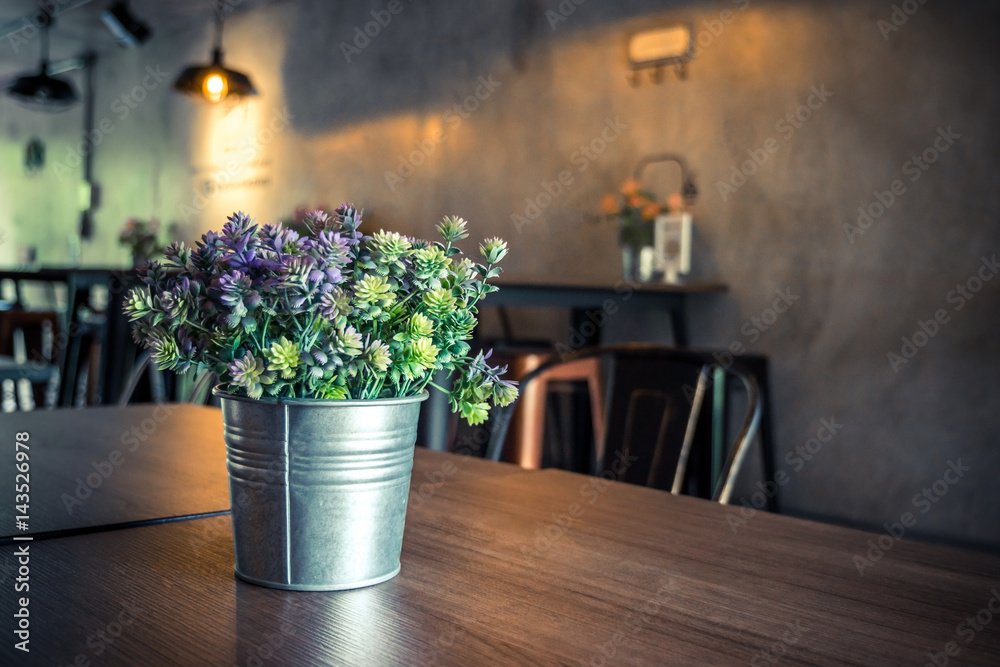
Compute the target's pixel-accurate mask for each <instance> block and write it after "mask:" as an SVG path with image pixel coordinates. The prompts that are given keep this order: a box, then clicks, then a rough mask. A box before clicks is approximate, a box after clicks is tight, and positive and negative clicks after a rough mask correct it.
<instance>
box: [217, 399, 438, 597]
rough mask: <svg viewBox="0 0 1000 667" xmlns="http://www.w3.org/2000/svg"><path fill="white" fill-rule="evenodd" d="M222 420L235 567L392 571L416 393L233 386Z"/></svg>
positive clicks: (275, 578)
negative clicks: (314, 392)
mask: <svg viewBox="0 0 1000 667" xmlns="http://www.w3.org/2000/svg"><path fill="white" fill-rule="evenodd" d="M213 393H214V394H215V395H216V396H218V397H219V399H220V400H221V402H222V419H223V423H224V426H225V440H226V453H227V457H226V458H227V467H228V469H229V494H230V500H231V502H232V509H233V513H232V516H233V541H234V544H235V551H236V575H237V576H238V577H240V578H241V579H244V580H246V581H249V582H252V583H255V584H260V585H262V586H270V587H272V588H284V589H288V590H295V591H335V590H344V589H349V588H361V587H362V586H371V585H372V584H377V583H380V582H383V581H386V580H387V579H391V578H392V577H394V576H396V574H398V573H399V553H400V550H401V549H402V544H403V524H404V521H405V519H406V501H407V498H408V495H409V489H410V472H411V470H412V468H413V445H414V443H415V442H416V438H417V419H418V417H419V414H420V403H421V401H423V400H425V399H426V398H427V394H426V393H424V394H421V395H419V396H411V397H406V398H387V399H377V400H356V401H355V400H351V401H333V400H329V401H328V400H318V399H278V400H276V399H262V400H254V399H250V398H243V397H240V396H231V395H229V394H226V393H225V392H223V391H222V390H221V388H220V387H216V388H215V391H214V392H213Z"/></svg>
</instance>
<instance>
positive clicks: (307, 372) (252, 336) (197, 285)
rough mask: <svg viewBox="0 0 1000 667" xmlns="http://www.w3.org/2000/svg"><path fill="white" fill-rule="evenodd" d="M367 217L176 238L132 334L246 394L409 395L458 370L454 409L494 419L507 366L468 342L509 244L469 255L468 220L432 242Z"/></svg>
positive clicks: (156, 268)
mask: <svg viewBox="0 0 1000 667" xmlns="http://www.w3.org/2000/svg"><path fill="white" fill-rule="evenodd" d="M361 218H362V215H361V211H359V210H357V209H356V208H355V207H354V206H353V205H351V204H344V205H342V206H341V207H339V208H338V209H336V211H335V212H334V213H333V214H332V215H331V214H328V213H326V212H323V211H314V212H312V213H310V214H309V215H307V216H306V218H305V224H306V226H307V228H308V230H309V233H308V234H305V235H300V234H299V233H298V232H295V231H293V230H290V229H287V228H285V227H284V226H283V225H282V223H280V222H278V223H271V224H266V225H263V226H258V225H256V224H254V222H253V221H252V220H251V219H250V218H249V217H248V216H246V215H245V214H244V213H242V212H240V213H236V214H234V215H232V216H230V217H229V219H228V222H227V223H226V224H225V225H224V226H223V228H222V231H221V233H215V232H208V233H207V234H205V235H204V236H202V240H201V242H199V243H196V247H195V248H193V249H192V248H190V247H187V246H186V245H185V244H184V243H180V242H178V243H173V244H171V245H170V246H169V247H168V248H167V249H166V251H165V255H166V261H165V262H163V263H160V262H151V263H150V264H149V265H148V266H147V267H146V268H145V269H143V270H142V271H140V278H141V280H142V282H143V283H144V285H143V286H140V287H136V288H133V289H132V290H131V292H130V293H129V295H128V299H127V301H126V311H127V313H128V316H129V318H130V320H132V321H133V322H134V325H133V337H134V338H135V340H136V342H137V343H139V344H141V345H143V346H144V347H146V348H148V349H151V350H152V351H153V360H154V361H155V363H156V364H157V365H158V366H159V368H160V369H169V370H173V371H176V372H184V371H186V370H188V369H190V368H192V367H194V366H200V367H207V368H209V369H211V370H212V371H214V372H215V373H216V374H217V375H218V377H219V378H220V381H221V383H222V385H223V387H224V389H225V390H226V391H227V392H229V393H231V394H234V395H242V396H248V397H250V398H261V397H265V396H269V397H275V398H282V397H293V398H319V399H375V398H389V397H403V396H413V395H416V394H419V393H421V392H422V391H424V389H425V387H427V386H428V385H432V386H436V385H433V383H432V381H431V378H432V377H433V375H434V374H435V373H436V372H438V371H440V370H448V371H452V374H453V377H454V384H453V387H452V389H451V390H450V391H449V397H450V401H451V406H452V409H453V410H454V411H456V412H459V413H460V414H461V415H462V416H463V417H464V418H465V419H466V420H467V421H468V422H469V423H470V424H480V423H482V422H484V421H485V420H486V418H487V415H488V411H489V409H490V406H491V405H499V406H503V405H507V404H509V403H511V402H512V401H513V400H514V399H515V398H516V396H517V388H516V387H515V383H513V382H510V381H507V380H503V379H502V377H501V376H502V375H503V373H504V372H506V368H497V367H491V366H489V365H488V363H487V360H488V358H489V354H488V353H487V354H483V353H482V352H480V353H478V354H476V355H475V356H471V355H470V352H471V348H470V346H469V344H468V343H467V342H466V341H468V340H469V339H470V338H471V337H472V331H473V329H474V328H475V326H476V315H477V309H476V304H477V303H478V302H479V300H480V299H482V298H483V297H484V296H485V295H487V294H489V293H490V292H494V291H496V290H497V288H496V287H495V286H492V285H489V284H487V281H488V280H489V279H491V278H495V277H496V276H498V275H499V274H500V271H501V270H500V268H499V267H498V266H497V265H498V263H499V262H500V260H501V259H503V257H504V256H505V255H506V254H507V244H506V243H505V242H504V241H502V240H500V239H497V238H491V239H487V240H486V241H484V242H483V243H482V244H480V246H479V252H480V255H481V260H480V261H479V262H473V261H472V260H470V259H469V258H468V257H464V256H460V255H461V251H460V250H459V249H458V248H457V247H456V246H455V244H456V243H457V242H458V241H460V240H462V239H464V238H466V237H467V236H468V234H467V232H466V229H465V227H466V222H465V221H464V220H462V219H461V218H455V217H446V218H445V219H444V220H443V221H442V222H441V223H440V224H439V225H437V230H438V232H439V233H440V234H441V238H442V241H438V242H434V243H430V242H427V241H422V240H418V239H413V238H409V237H406V236H402V235H400V234H397V233H394V232H385V231H379V232H378V233H376V234H374V235H372V236H365V235H364V234H363V233H362V232H361V231H360V229H359V228H360V226H361Z"/></svg>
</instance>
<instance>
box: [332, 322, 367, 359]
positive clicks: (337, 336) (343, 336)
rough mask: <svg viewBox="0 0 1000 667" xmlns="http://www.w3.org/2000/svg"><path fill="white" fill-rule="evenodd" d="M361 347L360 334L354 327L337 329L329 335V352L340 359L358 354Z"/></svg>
mask: <svg viewBox="0 0 1000 667" xmlns="http://www.w3.org/2000/svg"><path fill="white" fill-rule="evenodd" d="M361 349H362V345H361V334H359V333H358V332H357V330H356V329H355V328H354V327H347V328H345V329H337V331H336V333H334V334H333V336H331V337H330V345H329V350H330V352H331V353H332V354H333V355H336V356H338V357H340V358H342V359H347V358H351V357H356V356H358V355H359V354H361Z"/></svg>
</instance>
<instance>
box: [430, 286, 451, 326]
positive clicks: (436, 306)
mask: <svg viewBox="0 0 1000 667" xmlns="http://www.w3.org/2000/svg"><path fill="white" fill-rule="evenodd" d="M423 301H424V305H425V306H426V307H427V312H429V313H430V314H431V315H432V316H433V317H434V318H435V319H437V320H443V319H444V318H445V317H447V316H448V314H449V313H451V311H452V310H454V308H455V303H456V299H455V295H453V294H452V293H451V290H449V289H447V288H444V287H439V288H437V289H435V290H431V291H430V292H427V293H426V294H424V299H423Z"/></svg>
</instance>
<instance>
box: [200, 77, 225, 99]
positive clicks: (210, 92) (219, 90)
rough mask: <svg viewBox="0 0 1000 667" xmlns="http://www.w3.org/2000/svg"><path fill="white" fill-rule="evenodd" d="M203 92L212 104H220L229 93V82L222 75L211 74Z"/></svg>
mask: <svg viewBox="0 0 1000 667" xmlns="http://www.w3.org/2000/svg"><path fill="white" fill-rule="evenodd" d="M202 91H203V92H204V94H205V97H206V98H208V100H209V101H210V102H218V101H219V100H221V99H222V98H223V97H225V96H226V93H227V92H228V91H229V82H228V81H226V78H225V77H224V76H222V75H221V74H217V73H216V74H209V75H208V76H207V77H205V83H204V85H203V86H202Z"/></svg>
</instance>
